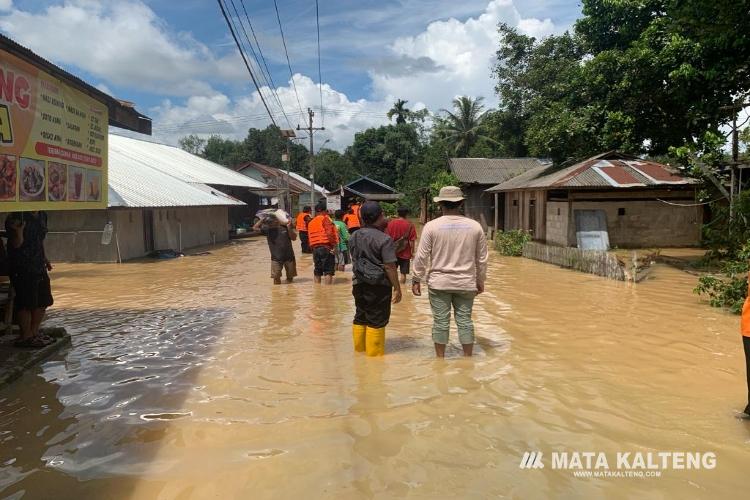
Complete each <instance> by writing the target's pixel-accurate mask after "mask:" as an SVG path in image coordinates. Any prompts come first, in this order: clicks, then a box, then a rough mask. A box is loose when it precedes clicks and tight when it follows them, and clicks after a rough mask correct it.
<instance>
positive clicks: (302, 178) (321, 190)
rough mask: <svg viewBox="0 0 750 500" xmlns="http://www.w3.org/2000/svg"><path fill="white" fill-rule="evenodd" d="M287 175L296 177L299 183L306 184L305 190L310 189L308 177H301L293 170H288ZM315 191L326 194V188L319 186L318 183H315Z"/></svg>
mask: <svg viewBox="0 0 750 500" xmlns="http://www.w3.org/2000/svg"><path fill="white" fill-rule="evenodd" d="M289 175H290V176H291V177H293V178H294V179H297V180H298V181H300V182H301V183H303V184H305V185H306V186H307V190H306V191H309V190H310V179H308V178H307V177H303V176H301V175H299V174H297V173H295V172H289ZM315 191H317V192H319V193H320V194H323V195H326V194H328V190H327V189H326V188H324V187H323V186H319V185H318V184H315Z"/></svg>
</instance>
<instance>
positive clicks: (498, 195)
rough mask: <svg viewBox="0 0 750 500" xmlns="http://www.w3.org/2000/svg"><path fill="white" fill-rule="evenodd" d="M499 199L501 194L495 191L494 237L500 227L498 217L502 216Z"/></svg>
mask: <svg viewBox="0 0 750 500" xmlns="http://www.w3.org/2000/svg"><path fill="white" fill-rule="evenodd" d="M499 200H500V194H499V193H497V192H496V193H495V225H494V231H493V233H492V237H493V239H494V237H495V235H496V234H497V228H498V223H497V218H498V217H499V216H500V206H499V205H498V203H499Z"/></svg>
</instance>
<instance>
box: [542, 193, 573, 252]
mask: <svg viewBox="0 0 750 500" xmlns="http://www.w3.org/2000/svg"><path fill="white" fill-rule="evenodd" d="M569 217H570V214H569V205H568V202H567V201H548V202H547V235H546V242H547V243H548V244H550V245H559V246H568V245H569V241H570V240H569V236H568V229H569V228H568V226H569V224H568V223H569Z"/></svg>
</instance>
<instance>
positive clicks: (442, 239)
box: [412, 186, 488, 358]
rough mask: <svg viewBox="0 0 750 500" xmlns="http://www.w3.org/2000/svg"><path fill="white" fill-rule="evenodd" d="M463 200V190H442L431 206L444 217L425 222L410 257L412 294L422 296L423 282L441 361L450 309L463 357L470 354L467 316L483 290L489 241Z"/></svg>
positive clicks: (471, 328)
mask: <svg viewBox="0 0 750 500" xmlns="http://www.w3.org/2000/svg"><path fill="white" fill-rule="evenodd" d="M463 202H464V196H463V193H462V192H461V188H458V187H455V186H446V187H444V188H442V189H441V190H440V195H439V196H437V197H436V198H435V203H438V204H439V205H440V208H441V210H442V212H443V216H442V217H438V218H437V219H435V220H432V221H430V222H428V223H427V224H425V226H424V230H423V231H422V238H421V239H420V241H419V247H418V248H417V255H416V257H415V258H414V278H413V281H412V292H413V293H414V295H417V296H419V295H422V282H423V281H425V278H426V281H427V288H428V290H429V297H430V306H431V308H432V319H433V325H432V340H433V342H434V343H435V354H436V355H437V356H438V357H439V358H444V357H445V346H446V344H448V333H449V331H450V318H451V307H452V308H453V314H454V315H455V317H456V327H457V328H458V338H459V340H460V341H461V345H462V346H463V350H464V356H471V355H472V353H473V350H474V322H473V321H472V318H471V313H472V308H473V307H474V298H475V297H476V296H477V294H480V293H482V292H484V283H485V280H486V278H487V259H488V253H487V238H486V237H485V235H484V231H483V230H482V226H480V225H479V223H478V222H476V221H474V220H471V219H469V218H468V217H464V216H463V215H461V206H462V205H463ZM428 264H429V270H428V268H427V266H428Z"/></svg>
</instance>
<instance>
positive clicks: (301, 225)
mask: <svg viewBox="0 0 750 500" xmlns="http://www.w3.org/2000/svg"><path fill="white" fill-rule="evenodd" d="M308 215H310V214H309V213H307V212H300V213H298V214H297V231H307V222H306V221H305V217H307V216H308Z"/></svg>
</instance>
